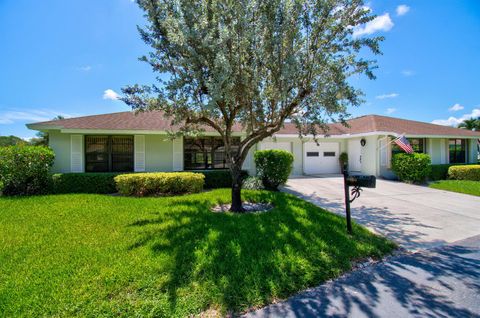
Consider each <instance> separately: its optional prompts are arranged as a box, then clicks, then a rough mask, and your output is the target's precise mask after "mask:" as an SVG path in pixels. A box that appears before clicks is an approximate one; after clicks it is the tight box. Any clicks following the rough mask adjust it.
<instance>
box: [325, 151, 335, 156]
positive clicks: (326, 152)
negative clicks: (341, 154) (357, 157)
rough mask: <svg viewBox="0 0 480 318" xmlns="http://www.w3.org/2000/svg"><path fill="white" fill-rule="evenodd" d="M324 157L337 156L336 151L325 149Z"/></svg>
mask: <svg viewBox="0 0 480 318" xmlns="http://www.w3.org/2000/svg"><path fill="white" fill-rule="evenodd" d="M323 156H324V157H335V151H325V152H324V153H323Z"/></svg>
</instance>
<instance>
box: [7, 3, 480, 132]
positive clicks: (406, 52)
mask: <svg viewBox="0 0 480 318" xmlns="http://www.w3.org/2000/svg"><path fill="white" fill-rule="evenodd" d="M367 5H368V6H369V7H370V8H371V9H372V10H373V12H374V13H375V14H377V15H378V18H377V20H375V21H373V22H372V23H370V24H369V25H367V26H365V27H364V28H361V29H358V30H356V34H357V35H358V36H365V35H368V34H381V35H384V36H385V37H386V40H385V41H384V43H383V45H382V50H383V53H384V54H383V56H380V57H378V62H379V66H380V68H379V69H378V70H377V72H376V74H377V79H376V80H375V81H369V80H366V79H365V78H353V79H352V82H353V83H354V84H355V85H356V86H357V87H359V88H361V89H362V90H364V92H365V93H366V98H365V99H366V103H365V104H364V105H362V106H361V107H359V108H354V109H350V112H351V114H352V115H354V116H359V115H363V114H372V113H375V114H384V115H390V116H396V117H401V118H408V119H416V120H421V121H427V122H432V121H435V120H436V122H437V123H441V124H455V123H457V122H459V121H460V120H461V119H462V118H468V117H470V115H472V114H473V115H477V116H480V78H479V76H480V36H479V34H480V1H477V0H471V1H456V0H448V1H447V0H442V1H426V0H423V1H410V2H406V1H378V0H377V1H371V2H368V3H367ZM142 23H143V17H142V12H141V11H140V10H139V9H138V8H137V6H136V4H135V3H134V2H132V1H131V0H102V1H98V0H82V1H65V0H50V1H33V0H31V1H27V0H0V43H2V46H1V50H0V87H1V89H0V135H10V134H13V135H17V136H20V137H24V138H26V137H32V136H34V135H35V131H30V130H28V129H27V128H26V127H25V123H28V122H35V121H42V120H48V119H50V118H53V117H55V116H57V115H64V116H80V115H90V114H100V113H108V112H116V111H125V110H129V108H128V107H127V106H126V105H124V104H123V103H122V102H120V101H118V100H115V97H116V94H118V93H119V92H120V88H121V87H123V86H125V85H127V84H132V83H145V84H148V83H152V82H153V81H154V75H153V74H152V72H151V70H150V68H149V67H148V65H146V64H145V63H142V62H139V61H138V60H137V58H138V57H139V56H140V55H142V54H144V53H145V52H147V50H148V48H147V47H146V46H145V45H144V44H143V42H142V41H141V40H140V38H139V36H138V33H137V30H136V25H137V24H142Z"/></svg>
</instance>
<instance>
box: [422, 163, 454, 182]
mask: <svg viewBox="0 0 480 318" xmlns="http://www.w3.org/2000/svg"><path fill="white" fill-rule="evenodd" d="M451 166H453V164H448V163H447V164H437V165H431V166H430V167H431V168H430V174H429V175H428V178H429V179H430V180H432V181H437V180H445V179H447V176H448V168H450V167H451Z"/></svg>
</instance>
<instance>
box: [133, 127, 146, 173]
mask: <svg viewBox="0 0 480 318" xmlns="http://www.w3.org/2000/svg"><path fill="white" fill-rule="evenodd" d="M134 148H135V156H134V170H135V172H141V171H145V136H144V135H135V137H134Z"/></svg>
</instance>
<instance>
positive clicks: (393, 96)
mask: <svg viewBox="0 0 480 318" xmlns="http://www.w3.org/2000/svg"><path fill="white" fill-rule="evenodd" d="M398 96H399V95H398V94H397V93H390V94H383V95H378V96H376V97H375V98H376V99H385V98H395V97H398Z"/></svg>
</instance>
